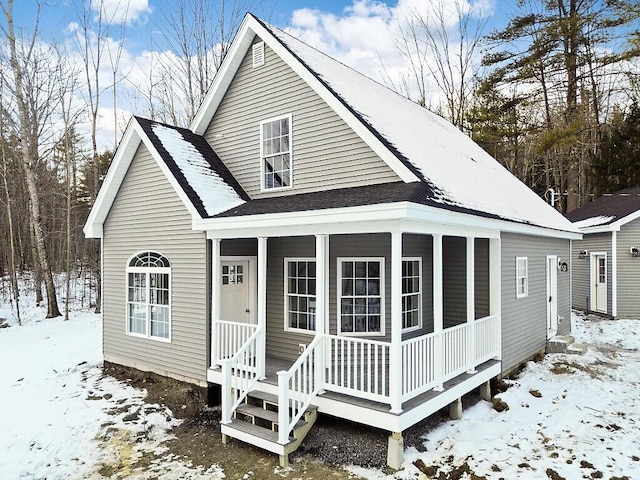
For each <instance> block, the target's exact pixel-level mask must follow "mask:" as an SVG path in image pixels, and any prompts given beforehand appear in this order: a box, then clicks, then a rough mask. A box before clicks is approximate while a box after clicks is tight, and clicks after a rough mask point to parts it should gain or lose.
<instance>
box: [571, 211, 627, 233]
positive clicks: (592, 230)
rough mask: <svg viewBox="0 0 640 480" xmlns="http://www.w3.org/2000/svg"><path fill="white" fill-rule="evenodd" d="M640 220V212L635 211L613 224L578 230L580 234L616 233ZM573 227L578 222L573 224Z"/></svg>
mask: <svg viewBox="0 0 640 480" xmlns="http://www.w3.org/2000/svg"><path fill="white" fill-rule="evenodd" d="M638 218H640V210H636V211H635V212H633V213H630V214H629V215H627V216H626V217H622V218H621V219H619V220H616V221H615V222H611V223H609V224H607V225H596V226H594V227H584V228H580V231H581V232H582V233H606V232H618V231H620V227H622V226H624V225H626V224H627V223H630V222H633V221H634V220H637V219H638ZM573 223H574V225H575V224H576V223H578V222H573Z"/></svg>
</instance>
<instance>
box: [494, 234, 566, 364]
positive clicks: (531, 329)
mask: <svg viewBox="0 0 640 480" xmlns="http://www.w3.org/2000/svg"><path fill="white" fill-rule="evenodd" d="M501 239H502V369H503V371H510V370H511V369H513V368H514V367H516V366H518V365H519V364H520V363H522V362H523V361H525V360H526V359H528V358H530V357H531V356H533V355H535V354H536V353H537V352H539V351H541V350H544V348H545V346H546V342H547V300H548V299H547V277H546V275H547V273H546V265H547V255H557V256H558V257H559V258H562V259H568V258H569V240H560V239H552V238H543V237H533V236H527V235H518V234H509V233H503V234H502V236H501ZM516 257H527V258H528V277H529V294H528V296H526V297H524V298H516V273H515V272H516V261H515V259H516ZM569 283H570V282H569V273H568V272H560V271H558V316H559V317H560V318H561V319H560V320H559V321H558V333H559V334H568V333H569V331H570V328H571V308H570V305H569V288H570V285H569Z"/></svg>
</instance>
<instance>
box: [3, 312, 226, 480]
mask: <svg viewBox="0 0 640 480" xmlns="http://www.w3.org/2000/svg"><path fill="white" fill-rule="evenodd" d="M45 312H46V311H45V310H44V309H43V308H41V307H36V306H34V305H33V304H27V305H23V306H22V312H21V313H22V316H21V317H22V323H23V326H17V325H15V323H16V320H15V317H14V316H13V315H12V313H11V309H10V308H9V306H8V305H3V304H1V303H0V318H4V319H6V320H7V323H9V324H10V325H12V326H11V327H10V328H1V329H0V371H1V372H2V373H1V374H0V479H3V480H5V479H6V480H13V479H45V478H46V479H47V480H56V479H101V478H109V477H110V476H111V475H110V471H116V470H117V471H119V473H118V475H117V476H113V477H112V478H132V479H146V478H162V479H182V478H190V479H200V478H202V479H212V478H221V477H222V474H221V472H220V471H219V469H218V468H217V467H212V468H210V469H209V470H208V471H207V472H205V471H204V470H203V469H202V468H191V467H190V466H188V465H184V464H183V463H181V462H179V461H175V460H172V459H171V458H163V460H162V462H158V461H155V462H152V464H151V465H150V466H149V467H147V468H146V469H145V470H144V471H137V470H136V469H135V468H133V467H132V468H128V465H131V464H133V463H134V460H135V459H136V458H139V457H140V456H142V455H144V454H145V453H146V452H153V453H155V454H157V455H158V454H159V455H161V456H162V453H163V452H164V450H165V447H163V446H162V442H163V441H164V440H166V439H168V438H169V437H170V434H168V433H167V431H168V430H169V429H170V428H171V426H172V425H175V424H177V422H178V421H177V420H176V419H174V418H173V417H172V415H171V413H170V412H169V411H167V410H166V409H165V408H164V407H160V406H159V405H149V404H145V403H144V402H143V400H142V399H143V398H144V396H145V392H144V391H141V390H137V389H134V388H132V387H129V386H127V385H125V384H123V383H121V382H118V381H116V380H114V379H113V378H111V377H105V376H103V375H102V369H101V365H102V328H101V321H100V316H99V315H96V314H93V313H88V312H87V311H72V312H71V315H70V320H69V321H66V322H65V321H63V320H62V318H59V319H46V320H45V319H44V317H45ZM131 445H134V447H133V448H132V447H131Z"/></svg>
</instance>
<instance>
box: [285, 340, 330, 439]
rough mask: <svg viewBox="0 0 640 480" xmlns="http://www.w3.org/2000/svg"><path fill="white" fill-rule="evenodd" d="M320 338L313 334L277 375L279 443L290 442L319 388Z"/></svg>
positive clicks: (320, 364) (320, 365) (320, 366)
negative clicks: (308, 342) (295, 428)
mask: <svg viewBox="0 0 640 480" xmlns="http://www.w3.org/2000/svg"><path fill="white" fill-rule="evenodd" d="M321 341H322V336H321V335H316V337H315V338H314V339H313V341H312V342H311V343H310V344H309V345H308V346H307V348H306V349H305V351H304V352H303V353H302V355H300V356H299V357H298V359H297V360H296V361H295V363H294V364H293V365H292V366H291V368H290V369H289V370H287V371H284V370H283V371H280V372H278V443H280V444H283V445H284V444H286V443H288V442H289V434H290V433H291V431H292V430H293V428H294V427H295V425H296V423H298V420H300V418H301V417H302V415H303V414H304V412H305V411H306V410H307V408H309V405H311V402H312V401H313V399H314V398H315V397H316V395H318V392H319V391H320V389H321V388H322V386H321V382H320V381H319V378H320V376H319V375H318V370H319V369H320V370H321V369H322V368H323V367H322V364H323V362H322V357H321V354H322V351H321V348H318V347H319V346H320V347H321V346H322V343H321Z"/></svg>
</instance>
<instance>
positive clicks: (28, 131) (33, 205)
mask: <svg viewBox="0 0 640 480" xmlns="http://www.w3.org/2000/svg"><path fill="white" fill-rule="evenodd" d="M2 10H3V12H4V15H5V19H6V21H7V27H6V30H5V36H6V39H7V43H8V44H9V61H10V63H11V70H12V72H13V79H14V82H15V97H16V103H17V105H18V115H19V118H20V146H21V156H22V162H20V163H21V166H22V172H23V174H24V179H25V182H26V185H27V192H28V194H29V200H30V202H29V214H30V221H31V225H32V228H33V233H34V240H35V248H36V253H37V256H38V258H37V260H38V263H39V264H40V269H41V272H42V276H43V279H44V283H45V288H46V290H47V318H52V317H59V316H60V310H59V309H58V300H57V298H56V289H55V285H54V283H53V275H52V273H51V267H50V265H49V258H48V255H47V249H46V245H45V240H44V231H43V228H42V221H41V217H40V197H39V194H38V189H37V187H36V181H35V175H34V172H33V169H32V165H33V163H34V160H35V159H37V157H38V138H37V128H34V127H35V125H34V121H35V119H34V118H31V117H30V112H29V110H28V107H27V104H26V102H25V98H24V96H23V94H24V90H23V79H22V71H21V69H20V64H19V62H18V52H17V49H16V37H15V32H14V25H13V0H7V6H5V5H4V4H3V5H2ZM32 40H33V43H35V35H34V38H33V39H32ZM33 43H32V48H33ZM31 51H32V50H30V52H31Z"/></svg>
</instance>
